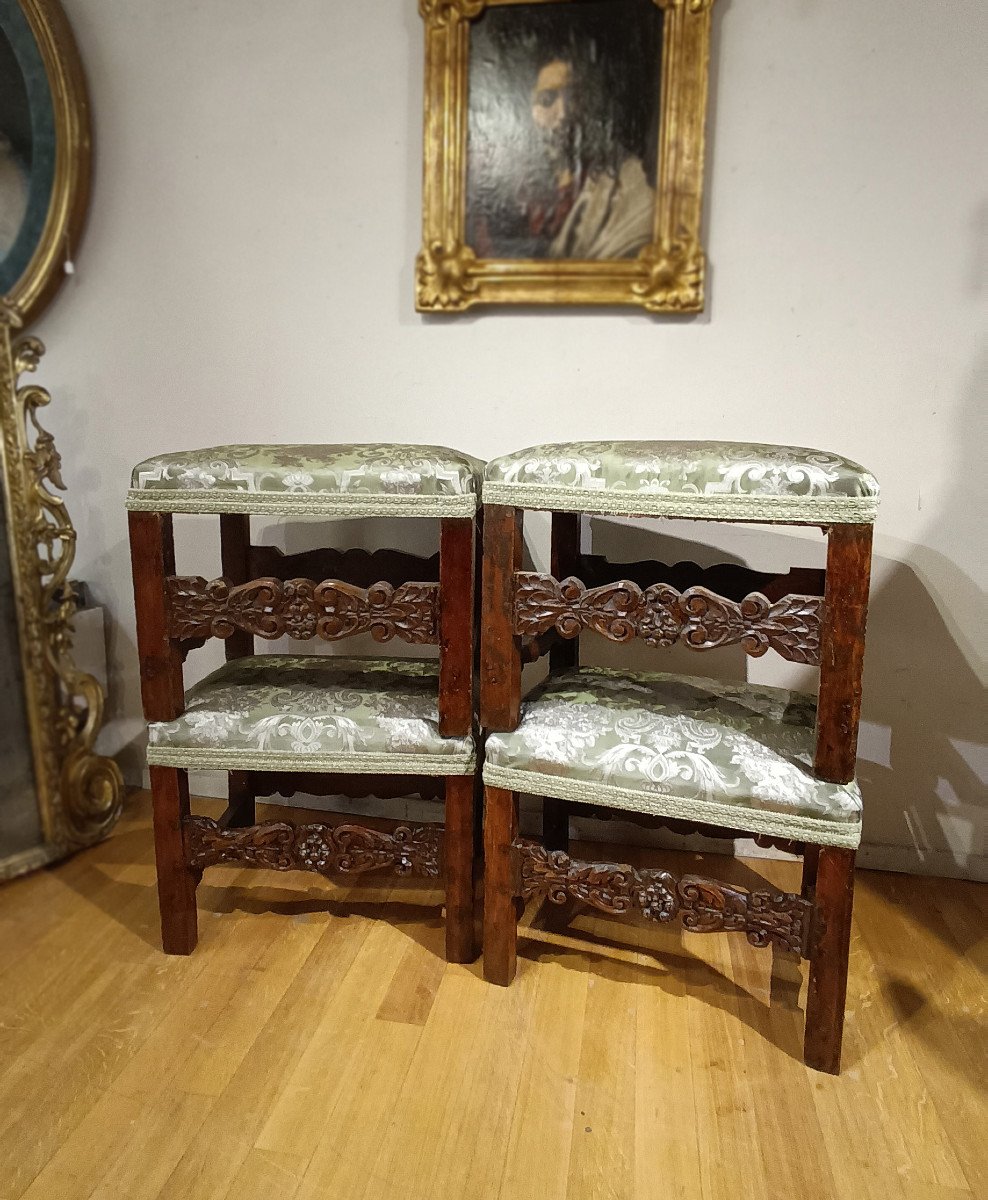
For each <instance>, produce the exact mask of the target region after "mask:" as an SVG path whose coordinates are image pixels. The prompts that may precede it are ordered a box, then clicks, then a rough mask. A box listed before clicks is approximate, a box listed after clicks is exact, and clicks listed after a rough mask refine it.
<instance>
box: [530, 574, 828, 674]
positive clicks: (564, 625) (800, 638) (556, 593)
mask: <svg viewBox="0 0 988 1200" xmlns="http://www.w3.org/2000/svg"><path fill="white" fill-rule="evenodd" d="M823 603H824V602H823V598H822V597H821V596H783V597H782V598H781V599H779V600H777V601H775V603H772V602H771V601H770V600H769V599H768V598H767V597H766V596H763V595H762V594H761V593H760V592H752V593H751V594H750V595H748V596H745V598H744V599H743V600H740V601H735V600H728V599H726V598H725V597H724V596H718V595H717V594H716V593H715V592H711V591H708V590H707V589H706V588H704V587H691V588H687V589H686V590H685V591H683V592H680V591H678V590H677V589H676V588H674V587H672V586H671V585H670V584H667V583H655V584H652V585H651V586H650V587H646V588H642V587H640V586H639V585H638V584H637V583H633V582H632V581H631V580H629V579H621V580H618V581H617V582H615V583H607V584H602V585H601V586H600V587H594V588H588V587H586V585H585V584H584V583H583V582H582V581H581V580H579V579H576V578H574V577H572V576H571V577H569V578H567V579H563V580H562V581H560V580H558V579H555V578H554V577H553V576H552V575H540V574H537V573H535V572H533V571H519V572H516V574H515V601H514V619H515V633H517V634H521V635H523V636H524V635H538V634H544V633H546V632H547V631H549V630H551V629H554V630H555V631H556V632H557V633H559V634H560V635H561V636H562V637H564V638H573V637H577V636H578V635H579V634H580V633H581V632H582V631H583V630H584V629H590V630H592V631H593V632H594V633H599V634H600V635H601V636H602V637H605V638H608V639H609V640H610V641H612V642H628V641H631V640H633V639H634V638H641V639H642V640H643V641H644V642H645V643H646V644H647V645H649V646H673V645H675V644H676V643H677V642H681V643H682V644H683V645H685V646H689V647H690V648H691V649H693V650H712V649H714V648H715V647H718V646H731V645H740V646H741V647H742V649H743V650H745V652H746V653H748V654H750V655H753V656H754V657H759V656H760V655H762V654H764V653H765V652H766V651H767V650H769V649H772V650H775V651H776V652H777V653H778V654H780V655H781V656H782V657H783V658H786V659H788V660H789V661H790V662H798V663H810V664H813V665H816V664H818V663H819V661H820V628H821V623H822V618H823Z"/></svg>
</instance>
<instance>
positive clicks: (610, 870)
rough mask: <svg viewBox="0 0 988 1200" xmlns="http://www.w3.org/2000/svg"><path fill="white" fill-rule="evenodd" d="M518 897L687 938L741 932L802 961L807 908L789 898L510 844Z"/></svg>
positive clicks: (805, 947) (798, 899)
mask: <svg viewBox="0 0 988 1200" xmlns="http://www.w3.org/2000/svg"><path fill="white" fill-rule="evenodd" d="M514 849H515V852H516V853H517V855H518V859H519V875H520V881H519V894H520V895H521V896H523V897H524V898H525V899H528V898H529V897H531V896H541V897H543V898H545V899H548V900H549V901H550V902H551V903H553V904H563V903H564V902H565V901H566V900H567V898H569V897H572V898H573V899H574V900H581V901H582V902H583V903H584V904H589V905H590V906H591V907H592V908H596V909H598V910H599V911H600V912H605V913H611V914H614V915H616V916H624V915H626V914H628V913H632V912H636V911H637V912H640V913H641V914H642V916H643V917H646V918H647V919H648V920H651V921H659V922H661V923H666V922H670V921H673V920H676V919H677V918H678V919H679V920H681V921H682V923H683V927H684V928H685V929H688V930H690V931H691V932H692V933H731V932H741V933H746V934H747V936H748V941H749V942H750V943H751V944H752V945H753V946H767V945H768V944H769V943H770V942H774V943H775V944H776V945H777V946H779V947H781V948H782V949H784V950H792V951H795V952H796V953H798V954H800V955H802V956H803V957H804V958H806V957H807V956H808V952H809V941H810V928H811V917H812V914H813V905H812V904H811V903H810V901H809V900H804V899H803V897H802V896H797V895H794V894H793V893H790V892H767V891H766V892H749V891H746V890H745V889H744V888H739V887H733V886H731V885H730V884H726V883H719V882H718V881H717V880H714V879H703V878H701V877H700V876H697V875H683V876H682V877H680V878H678V879H677V878H676V876H675V875H673V874H671V873H670V872H669V871H656V870H638V869H636V868H635V867H631V866H628V865H626V864H622V863H588V862H579V861H577V860H574V859H572V858H570V857H569V855H568V854H565V853H564V852H563V851H562V850H546V849H545V847H544V846H541V845H540V844H539V843H538V842H529V841H526V840H524V839H518V840H517V841H516V842H515V843H514Z"/></svg>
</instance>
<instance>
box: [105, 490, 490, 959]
mask: <svg viewBox="0 0 988 1200" xmlns="http://www.w3.org/2000/svg"><path fill="white" fill-rule="evenodd" d="M128 515H129V524H130V542H131V555H132V563H133V573H134V592H135V603H136V609H137V640H138V652H139V655H140V663H141V688H142V696H143V702H144V714H145V717H146V719H147V720H148V721H149V722H162V721H174V720H175V719H177V718H178V717H180V716H181V715H182V713H183V711H184V707H185V690H184V681H183V663H184V660H185V657H186V656H187V654H188V653H189V651H190V650H191V649H194V648H196V647H198V646H201V645H203V644H204V642H205V641H206V640H207V639H209V638H212V637H219V638H222V639H224V641H225V651H226V657H227V659H228V660H233V659H238V658H243V657H245V656H248V655H251V654H252V653H253V651H254V638H255V637H261V638H266V639H271V638H276V637H280V636H282V635H287V636H289V637H292V638H294V639H298V640H308V639H310V638H313V637H318V638H321V639H324V640H327V641H337V640H340V639H343V638H348V637H352V636H355V635H356V634H359V633H363V632H370V633H371V635H372V637H374V638H375V640H377V641H381V642H386V641H389V640H390V639H392V638H395V637H397V638H399V639H401V640H403V641H406V642H410V643H413V644H423V645H438V646H439V696H438V705H439V732H440V734H441V735H442V736H444V737H452V736H462V735H469V734H470V733H471V732H472V727H473V694H472V693H473V666H474V661H473V660H474V647H473V629H474V568H475V550H474V520H473V519H472V518H469V517H444V518H441V519H440V549H439V553H438V554H437V555H433V556H431V557H430V558H419V557H416V556H414V555H411V554H407V553H404V552H400V551H395V550H379V551H375V552H368V551H364V550H349V551H336V550H331V549H325V550H322V549H321V550H314V551H308V552H306V553H304V554H297V555H285V554H283V553H282V552H281V551H280V550H278V549H277V548H274V547H268V546H254V545H251V542H250V517H249V515H247V514H241V513H223V514H221V515H220V539H221V564H222V571H223V575H222V577H221V578H219V579H215V580H212V581H206V580H204V579H202V578H199V577H195V576H179V575H177V574H176V572H175V548H174V537H173V526H172V514H171V513H158V512H143V511H132V512H130V513H129V514H128ZM150 774H151V787H152V793H153V795H154V827H155V849H156V859H157V868H158V888H159V904H160V909H161V921H162V940H163V945H164V949H165V950H166V952H168V953H173V954H189V953H191V952H192V950H193V949H194V948H195V944H196V940H197V922H196V902H195V890H196V886H197V884H198V881H199V879H200V877H201V874H202V871H203V870H204V869H205V867H207V866H212V865H214V864H217V863H228V862H238V863H241V864H246V865H251V864H253V865H258V866H263V867H266V868H269V869H275V870H290V869H299V870H310V871H316V872H318V873H320V874H324V875H331V874H352V873H363V872H367V871H385V870H386V871H393V872H394V873H396V874H398V875H407V874H415V875H421V876H424V877H427V878H443V879H444V880H445V888H446V951H447V958H448V959H449V960H450V961H454V962H469V961H472V959H473V958H474V957H475V956H476V946H475V938H474V929H473V907H474V906H473V860H474V832H475V830H474V826H475V821H474V809H475V796H474V778H473V777H472V776H471V775H448V776H438V777H433V776H415V775H405V774H403V775H387V776H384V775H381V774H360V773H340V772H328V773H325V774H323V773H315V772H293V771H267V770H265V771H259V770H230V771H229V796H230V802H229V805H228V807H227V809H226V811H225V812H224V813H223V814H222V816H221V817H220V818H219V819H218V820H215V821H214V820H211V819H210V818H206V817H201V816H194V815H193V814H192V813H191V811H190V804H189V790H188V776H187V771H186V770H184V769H181V768H176V767H168V766H159V765H152V766H151V767H150ZM299 791H303V792H307V793H310V794H313V795H334V794H344V795H348V796H367V795H371V794H374V795H384V796H388V795H392V796H395V795H408V794H409V792H413V791H418V792H419V793H420V794H421V795H422V796H423V797H425V798H441V799H444V800H445V824H444V826H442V827H440V826H415V827H411V826H407V825H399V826H398V827H397V828H395V829H393V830H391V831H389V832H381V831H379V830H376V829H371V828H369V827H367V826H363V825H359V824H356V823H342V824H329V823H308V824H300V825H292V824H289V823H287V822H285V821H266V822H261V823H255V822H256V815H255V799H256V798H257V797H262V796H270V795H275V794H280V795H283V796H290V795H293V794H295V793H296V792H299Z"/></svg>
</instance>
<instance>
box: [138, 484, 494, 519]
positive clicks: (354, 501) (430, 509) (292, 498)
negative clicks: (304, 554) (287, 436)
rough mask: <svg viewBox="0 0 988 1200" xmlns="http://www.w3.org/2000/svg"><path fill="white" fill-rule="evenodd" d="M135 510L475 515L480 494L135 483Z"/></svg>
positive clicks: (336, 514)
mask: <svg viewBox="0 0 988 1200" xmlns="http://www.w3.org/2000/svg"><path fill="white" fill-rule="evenodd" d="M127 508H128V510H129V511H130V512H160V513H204V514H209V513H256V514H264V513H267V514H270V515H273V516H277V515H281V516H288V517H305V516H312V517H340V518H345V517H472V516H473V514H474V513H475V512H476V511H477V496H476V494H475V493H474V492H464V493H463V494H462V495H459V496H406V495H396V496H362V495H349V496H348V495H345V494H339V493H326V494H318V493H316V494H309V493H304V492H285V493H284V494H281V493H277V492H220V491H216V492H209V491H202V492H180V491H174V492H169V491H155V490H154V489H153V488H146V489H145V488H131V489H130V490H129V491H128V492H127Z"/></svg>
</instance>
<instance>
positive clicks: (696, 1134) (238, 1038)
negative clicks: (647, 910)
mask: <svg viewBox="0 0 988 1200" xmlns="http://www.w3.org/2000/svg"><path fill="white" fill-rule="evenodd" d="M197 807H198V808H199V809H200V810H201V811H205V812H208V813H210V814H215V813H216V812H218V811H219V807H221V806H219V805H217V804H215V803H212V802H201V803H200V804H199V805H198V806H197ZM281 811H283V810H279V809H276V808H274V807H273V806H269V808H268V810H267V812H265V811H264V810H263V809H262V812H263V813H264V815H277V814H278V813H279V812H281ZM294 815H296V816H297V815H298V814H297V813H296V814H294ZM592 857H594V858H595V859H597V860H604V859H606V858H608V857H613V858H617V859H619V860H621V861H631V862H632V863H634V864H636V865H650V864H657V863H658V862H659V861H661V863H662V865H667V866H669V867H670V868H671V869H673V870H677V871H691V872H699V873H703V874H708V875H711V876H715V877H718V876H719V877H721V878H724V879H727V880H728V881H733V882H739V883H742V884H747V885H750V884H751V883H752V881H753V880H754V878H755V876H756V875H758V876H761V877H763V878H765V879H768V880H769V881H770V882H771V883H772V884H774V885H776V886H779V887H783V888H786V889H794V888H796V887H798V866H797V865H796V864H793V863H784V862H767V861H764V860H760V861H758V862H750V863H745V862H741V861H732V860H728V859H724V858H719V857H715V856H707V857H706V858H704V859H703V860H698V859H697V857H696V856H695V855H688V854H681V855H671V854H667V853H662V852H646V851H641V850H632V849H628V848H610V847H603V846H596V847H594V848H593V853H592ZM153 863H154V860H153V851H152V845H151V837H150V821H149V805H148V798H147V796H146V795H144V794H139V795H137V796H136V797H135V798H134V799H133V800H132V802H131V803H130V805H129V807H128V812H127V815H126V818H125V820H124V821H123V822H122V824H121V826H120V828H119V830H118V831H117V833H116V834H115V835H114V837H113V838H112V839H111V840H110V841H109V842H107V843H105V844H103V845H101V846H97V847H95V848H93V849H92V850H89V851H86V852H85V853H83V854H80V855H77V856H76V857H75V858H73V859H72V860H70V861H69V862H66V863H63V864H61V865H59V866H57V867H55V868H52V869H50V870H46V871H42V872H39V873H37V874H35V875H33V876H30V877H28V878H25V879H21V880H14V881H12V882H10V883H8V884H6V885H3V886H2V887H0V1163H2V1167H0V1200H179V1198H181V1200H234V1198H236V1200H253V1198H254V1197H261V1196H265V1197H267V1196H275V1195H276V1196H279V1197H283V1198H284V1200H317V1198H321V1197H323V1196H328V1195H331V1196H333V1197H334V1198H336V1200H350V1198H351V1197H352V1198H353V1200H384V1198H387V1200H392V1198H393V1197H395V1196H401V1197H402V1200H435V1198H436V1197H442V1198H443V1200H486V1198H488V1197H489V1198H490V1200H523V1198H524V1200H528V1198H529V1197H532V1196H538V1197H545V1200H605V1198H613V1200H652V1198H653V1197H654V1196H656V1195H662V1196H668V1197H670V1200H675V1198H681V1200H723V1198H724V1197H726V1196H735V1195H738V1196H744V1197H745V1198H746V1200H749V1198H750V1200H770V1198H771V1200H774V1198H775V1197H777V1196H793V1197H798V1198H799V1200H832V1198H844V1197H847V1198H848V1200H871V1198H874V1200H934V1198H936V1200H973V1198H974V1197H980V1196H984V1195H988V1153H986V1144H988V1139H986V1137H985V1129H986V1127H988V1107H986V1102H985V1080H986V1077H988V1053H986V1047H988V1041H986V1038H985V1027H984V1009H985V1002H984V994H985V987H984V984H985V970H986V965H988V940H986V936H985V926H986V922H985V913H986V911H988V899H986V897H988V889H985V888H984V887H982V886H979V885H976V884H972V883H966V882H960V881H951V880H935V879H923V878H905V877H902V876H894V875H887V874H882V873H878V872H864V871H862V872H859V873H858V878H857V887H856V903H855V912H854V926H853V931H852V941H851V965H850V978H849V985H848V1021H847V1029H846V1034H845V1048H844V1072H843V1074H842V1075H841V1076H840V1077H839V1078H833V1077H830V1076H826V1075H821V1074H819V1073H817V1072H814V1071H810V1070H807V1068H806V1067H804V1065H803V1063H802V1059H801V1049H802V1032H803V1004H804V1002H805V980H806V964H805V963H803V964H799V963H798V962H796V961H795V960H794V959H793V958H792V957H791V956H788V955H786V954H784V953H781V952H773V951H771V950H759V949H756V948H754V947H752V946H750V945H749V944H748V943H747V941H746V940H745V939H744V938H743V937H741V936H738V935H730V936H729V935H723V934H718V935H689V934H684V933H683V932H682V931H681V930H680V929H679V928H678V927H673V928H666V927H659V926H656V925H653V924H649V923H644V922H641V923H631V922H627V921H621V920H617V919H612V918H608V917H604V916H603V915H601V914H599V913H596V912H593V911H591V910H589V909H586V908H583V907H579V906H576V907H572V906H566V907H565V908H564V909H562V910H552V911H549V908H548V906H544V907H543V909H542V910H539V911H535V910H534V909H533V908H531V907H530V909H529V911H528V912H527V913H526V916H525V919H524V921H523V928H522V931H521V933H522V936H521V938H520V942H519V957H518V976H517V978H516V980H515V983H514V984H513V985H512V987H510V988H498V987H494V986H489V985H487V984H485V983H484V982H483V979H482V978H481V973H480V964H479V963H478V964H474V965H471V966H456V965H452V966H447V965H446V964H445V963H444V962H443V961H442V944H443V931H442V922H441V917H440V905H441V902H442V896H441V894H440V893H438V892H436V891H435V890H429V889H427V888H426V887H423V886H419V885H409V886H406V885H405V883H404V882H401V881H396V880H393V879H390V878H388V877H377V878H367V879H355V880H347V881H343V882H342V883H336V882H331V881H328V880H323V879H321V878H319V877H318V876H314V875H306V874H301V873H279V872H273V871H250V870H243V869H233V868H221V869H219V868H218V869H215V870H210V871H208V872H207V873H206V875H205V877H204V880H203V883H202V884H201V886H200V888H199V895H198V899H199V925H200V943H199V947H198V949H197V950H196V952H195V953H194V954H193V955H191V956H190V957H188V958H174V957H167V956H165V955H163V954H162V953H161V951H160V949H159V945H158V917H157V902H156V897H155V891H154V865H153Z"/></svg>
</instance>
